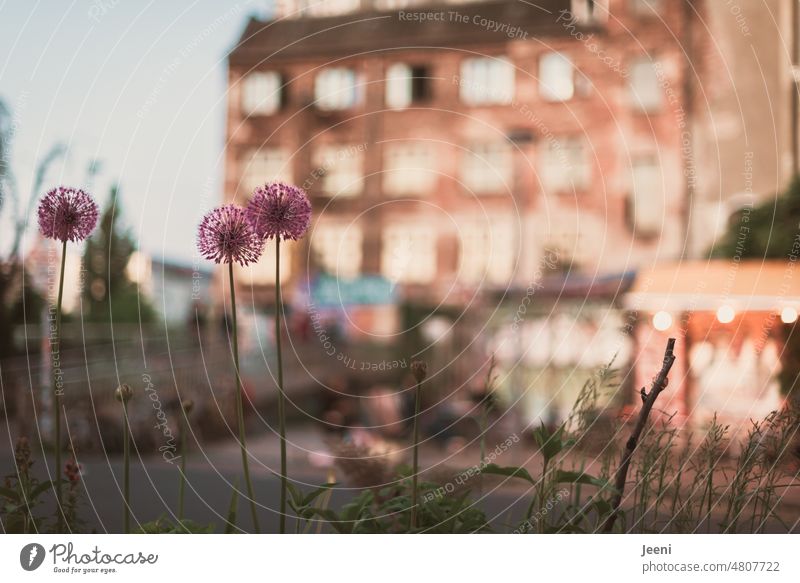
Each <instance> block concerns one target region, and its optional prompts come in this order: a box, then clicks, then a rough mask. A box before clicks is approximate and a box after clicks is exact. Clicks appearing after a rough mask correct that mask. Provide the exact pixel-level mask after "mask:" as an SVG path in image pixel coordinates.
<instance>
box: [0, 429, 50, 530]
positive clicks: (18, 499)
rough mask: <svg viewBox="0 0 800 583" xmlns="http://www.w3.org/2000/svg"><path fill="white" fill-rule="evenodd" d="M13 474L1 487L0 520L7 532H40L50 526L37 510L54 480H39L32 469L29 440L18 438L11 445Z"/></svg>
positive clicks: (7, 477)
mask: <svg viewBox="0 0 800 583" xmlns="http://www.w3.org/2000/svg"><path fill="white" fill-rule="evenodd" d="M14 463H15V466H16V469H17V472H16V473H15V474H10V475H8V476H6V477H5V480H4V485H3V486H2V487H0V523H2V524H3V528H4V531H5V532H6V533H9V534H29V533H35V532H43V531H46V530H47V527H48V526H49V525H48V524H47V523H46V520H45V518H44V517H42V516H39V515H38V513H37V510H38V508H39V506H40V505H41V503H42V496H43V495H44V494H46V493H47V492H49V491H51V490H52V488H53V485H54V482H52V481H50V480H48V481H46V482H40V481H39V480H38V479H37V478H36V477H35V476H34V475H33V472H32V471H31V469H32V468H33V465H34V461H33V459H32V458H31V450H30V446H29V444H28V440H27V439H26V438H24V437H21V438H20V439H19V440H17V443H16V446H15V448H14Z"/></svg>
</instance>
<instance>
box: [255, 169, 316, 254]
mask: <svg viewBox="0 0 800 583" xmlns="http://www.w3.org/2000/svg"><path fill="white" fill-rule="evenodd" d="M246 212H247V220H248V221H250V224H251V225H253V229H254V230H255V232H256V234H257V235H258V236H259V237H261V238H262V239H272V238H273V237H278V238H279V239H283V240H284V241H285V240H286V239H293V240H297V239H299V238H300V237H302V236H303V235H304V234H305V232H306V230H307V229H308V225H309V223H310V222H311V203H310V202H309V200H308V196H307V195H306V192H305V190H303V189H302V188H298V187H297V186H292V185H291V184H285V183H283V182H272V183H270V184H266V185H264V186H259V187H258V188H256V190H255V192H253V198H252V199H251V200H250V203H249V204H248V205H247V211H246Z"/></svg>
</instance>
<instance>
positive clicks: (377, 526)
mask: <svg viewBox="0 0 800 583" xmlns="http://www.w3.org/2000/svg"><path fill="white" fill-rule="evenodd" d="M411 487H412V481H411V480H410V479H409V478H408V477H405V476H404V477H402V479H401V480H400V481H399V482H397V483H396V484H393V485H391V486H386V487H384V488H380V489H378V490H365V491H363V492H362V493H361V494H359V495H358V496H357V497H356V498H355V499H354V500H352V501H351V502H349V503H348V504H345V505H344V506H342V509H341V511H340V512H336V511H335V510H331V509H328V508H313V509H312V510H313V512H314V513H315V514H316V515H317V516H319V517H320V518H322V519H323V520H325V521H326V522H327V524H328V525H329V526H330V527H331V528H332V529H333V530H334V531H335V532H338V533H341V534H378V533H414V532H420V533H436V534H467V533H476V532H490V528H489V524H488V522H487V521H486V516H485V515H484V513H483V511H481V510H480V509H479V508H477V507H476V506H475V505H474V503H473V502H472V500H470V499H469V492H468V491H467V492H463V493H461V494H453V495H451V494H442V491H443V489H442V488H441V487H440V486H439V485H437V484H433V483H427V482H423V483H420V484H419V493H420V496H419V500H420V507H419V512H418V515H417V522H418V526H417V528H412V527H411Z"/></svg>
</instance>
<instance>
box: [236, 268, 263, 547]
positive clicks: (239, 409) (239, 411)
mask: <svg viewBox="0 0 800 583" xmlns="http://www.w3.org/2000/svg"><path fill="white" fill-rule="evenodd" d="M228 279H229V281H230V287H231V321H232V323H233V334H232V335H233V367H234V373H235V376H236V418H237V421H238V424H239V448H240V449H241V452H242V469H243V471H244V481H245V483H246V484H247V496H248V497H249V498H250V514H251V515H252V518H253V528H254V529H255V531H256V533H258V532H260V530H261V529H260V528H259V526H258V511H257V510H256V498H255V496H254V495H253V482H251V481H250V466H249V464H248V461H247V443H246V441H245V430H244V405H243V396H242V377H241V375H240V374H239V337H238V335H237V334H238V329H237V326H236V286H235V285H234V282H233V263H229V264H228Z"/></svg>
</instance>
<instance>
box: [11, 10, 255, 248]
mask: <svg viewBox="0 0 800 583" xmlns="http://www.w3.org/2000/svg"><path fill="white" fill-rule="evenodd" d="M269 5H270V0H241V1H239V2H235V1H233V0H231V1H227V2H226V1H222V0H194V1H191V0H186V1H182V2H166V1H163V0H161V1H159V2H156V1H154V0H138V1H135V0H72V1H68V0H39V1H37V0H0V97H2V99H4V100H5V101H6V103H7V104H8V105H10V106H11V108H12V109H13V110H14V128H15V130H14V131H15V134H14V152H13V155H14V158H13V160H14V169H15V171H16V173H17V178H18V180H19V181H20V183H21V186H22V189H23V192H25V193H27V192H28V190H29V188H30V184H31V181H32V168H33V165H34V162H35V160H36V159H37V158H39V157H40V156H41V155H42V154H43V153H44V152H45V151H46V150H47V149H48V148H49V147H50V145H51V144H53V143H54V142H55V141H57V140H61V141H63V142H65V143H66V144H67V145H68V147H69V155H68V157H67V159H66V160H65V162H64V164H62V165H60V166H59V167H57V168H55V171H54V172H53V174H52V176H51V177H50V180H49V181H48V183H51V184H55V183H62V182H63V183H66V184H75V185H82V184H83V182H84V178H85V175H86V172H85V169H86V167H87V164H88V162H89V161H90V160H91V159H92V158H95V157H97V158H100V159H102V160H103V161H104V166H103V168H104V169H103V172H102V174H101V175H100V176H99V177H98V179H97V181H96V183H95V184H94V185H93V187H92V190H93V192H94V193H95V194H96V196H97V198H98V199H99V200H101V201H103V200H105V198H106V197H107V193H108V187H109V185H110V184H111V182H112V181H114V180H119V181H120V183H121V185H122V201H123V204H124V212H125V218H126V222H127V223H128V225H129V226H131V227H132V228H133V229H134V230H135V232H136V234H137V237H138V238H139V241H140V244H141V247H142V249H144V250H146V251H148V252H151V253H153V254H154V255H157V256H160V255H162V254H163V255H164V256H166V257H168V258H174V259H185V260H188V259H190V258H191V257H192V252H193V248H194V234H195V228H196V225H197V222H198V220H199V218H200V216H201V215H202V213H203V211H204V210H205V209H207V208H208V207H209V206H214V205H216V204H218V203H219V200H220V196H221V194H220V188H221V186H220V185H221V178H222V172H223V161H222V149H223V147H224V119H225V116H224V114H225V88H226V83H225V78H226V77H225V76H226V62H225V56H226V52H227V51H228V50H229V49H230V48H231V47H232V46H233V45H234V43H235V41H236V39H237V37H238V35H239V33H240V32H241V30H242V28H243V27H244V25H245V22H246V20H247V17H248V16H249V15H251V14H254V13H259V14H262V15H263V14H266V13H267V12H268V8H269ZM7 214H8V213H7V212H6V211H4V213H3V217H2V218H3V221H2V223H1V224H3V225H6V224H7V223H6V221H7V218H8V216H7ZM3 230H4V231H7V229H3Z"/></svg>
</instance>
